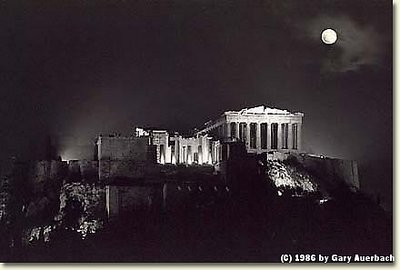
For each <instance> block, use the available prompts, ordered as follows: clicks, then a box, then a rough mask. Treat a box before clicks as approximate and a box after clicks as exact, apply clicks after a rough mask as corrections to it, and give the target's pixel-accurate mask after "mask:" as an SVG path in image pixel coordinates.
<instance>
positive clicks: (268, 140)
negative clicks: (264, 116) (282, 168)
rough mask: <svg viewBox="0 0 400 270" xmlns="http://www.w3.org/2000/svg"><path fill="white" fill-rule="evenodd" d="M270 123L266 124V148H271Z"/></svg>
mask: <svg viewBox="0 0 400 270" xmlns="http://www.w3.org/2000/svg"><path fill="white" fill-rule="evenodd" d="M271 135H272V132H271V123H268V124H267V149H268V150H271Z"/></svg>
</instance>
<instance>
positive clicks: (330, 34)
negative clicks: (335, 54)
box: [321, 28, 337, 45]
mask: <svg viewBox="0 0 400 270" xmlns="http://www.w3.org/2000/svg"><path fill="white" fill-rule="evenodd" d="M321 39H322V42H324V43H325V44H328V45H332V44H333V43H335V42H336V40H337V34H336V32H335V30H333V29H330V28H328V29H325V30H324V31H323V32H322V34H321Z"/></svg>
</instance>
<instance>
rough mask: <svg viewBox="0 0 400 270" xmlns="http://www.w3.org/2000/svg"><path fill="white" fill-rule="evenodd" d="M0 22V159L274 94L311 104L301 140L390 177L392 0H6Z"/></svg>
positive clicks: (293, 103)
mask: <svg viewBox="0 0 400 270" xmlns="http://www.w3.org/2000/svg"><path fill="white" fill-rule="evenodd" d="M50 2H55V3H50ZM325 28H333V29H335V30H336V31H337V33H338V41H337V42H336V43H335V44H334V45H325V44H323V43H322V42H321V39H320V34H321V32H322V30H324V29H325ZM0 35H1V41H2V42H1V43H0V56H1V61H0V95H1V96H0V110H1V113H0V124H1V129H0V139H1V149H2V151H1V153H0V158H1V159H2V160H6V159H8V158H9V157H10V156H12V155H17V156H21V157H23V158H25V157H32V156H35V155H39V154H38V153H39V152H40V151H41V150H42V149H43V143H44V141H45V136H46V135H48V134H52V135H56V136H58V137H59V138H71V137H73V138H74V139H73V140H72V141H74V142H77V141H79V143H81V142H86V141H91V140H92V139H93V138H94V137H95V136H96V135H98V134H99V133H109V132H121V133H127V132H129V130H130V128H131V127H132V126H134V125H139V126H142V125H143V126H155V127H161V128H167V129H171V130H178V131H186V130H189V129H192V128H194V127H197V126H200V125H202V124H203V123H204V122H206V121H207V120H210V119H213V118H215V117H216V116H218V115H219V114H221V113H222V112H223V111H226V110H238V109H241V108H244V107H252V106H256V105H261V104H265V105H267V106H271V107H277V108H281V109H288V110H290V111H301V112H303V113H305V117H304V125H303V134H304V137H303V138H304V140H303V142H304V147H305V149H304V150H306V151H308V152H313V153H318V154H319V153H322V154H325V155H328V156H334V157H341V158H351V159H357V160H359V161H360V162H361V163H362V164H364V165H365V166H367V167H368V168H371V166H372V167H374V166H375V169H376V170H375V171H374V172H375V173H376V175H377V176H378V178H379V177H380V176H382V174H380V173H377V171H379V170H382V168H383V167H384V171H385V172H384V173H386V174H387V175H386V176H385V177H386V180H385V181H386V182H387V183H390V182H391V168H392V167H391V166H392V165H391V162H392V109H393V107H392V94H393V87H392V1H371V0H365V1H349V0H343V1H332V0H329V1H326V0H315V1H294V0H292V1H281V0H280V1H278V0H274V1H268V0H267V1H224V0H220V1H207V0H196V1H194V0H192V1H190V0H189V1H187V0H186V1H183V0H181V1H164V0H162V1H150V0H147V1H105V2H101V1H85V0H81V1H27V2H20V1H7V0H3V1H1V3H0ZM60 140H61V141H62V140H64V139H60ZM66 141H67V140H66ZM62 143H63V145H64V146H63V149H61V151H66V148H68V143H66V142H62ZM377 164H380V165H379V166H378V165H377ZM385 166H386V167H385ZM372 174H373V173H372V172H371V174H370V175H372ZM375 181H376V182H381V181H383V180H381V179H380V178H379V179H376V180H375Z"/></svg>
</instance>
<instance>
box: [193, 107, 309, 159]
mask: <svg viewBox="0 0 400 270" xmlns="http://www.w3.org/2000/svg"><path fill="white" fill-rule="evenodd" d="M303 116H304V114H303V113H300V112H296V113H291V112H289V111H287V110H280V109H275V108H269V107H266V106H264V105H262V106H257V107H253V108H245V109H242V110H240V111H227V112H224V113H223V114H222V115H221V116H220V117H219V118H218V119H216V120H214V121H209V122H207V123H205V124H204V127H203V128H202V129H201V130H200V131H198V132H197V135H205V134H209V135H211V136H212V137H214V138H216V139H219V140H221V141H223V142H229V141H243V142H245V145H246V149H247V152H248V153H262V152H267V151H274V150H275V151H280V152H293V151H295V152H296V151H300V150H301V128H302V122H303Z"/></svg>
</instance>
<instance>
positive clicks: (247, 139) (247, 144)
mask: <svg viewBox="0 0 400 270" xmlns="http://www.w3.org/2000/svg"><path fill="white" fill-rule="evenodd" d="M246 149H250V122H246Z"/></svg>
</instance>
